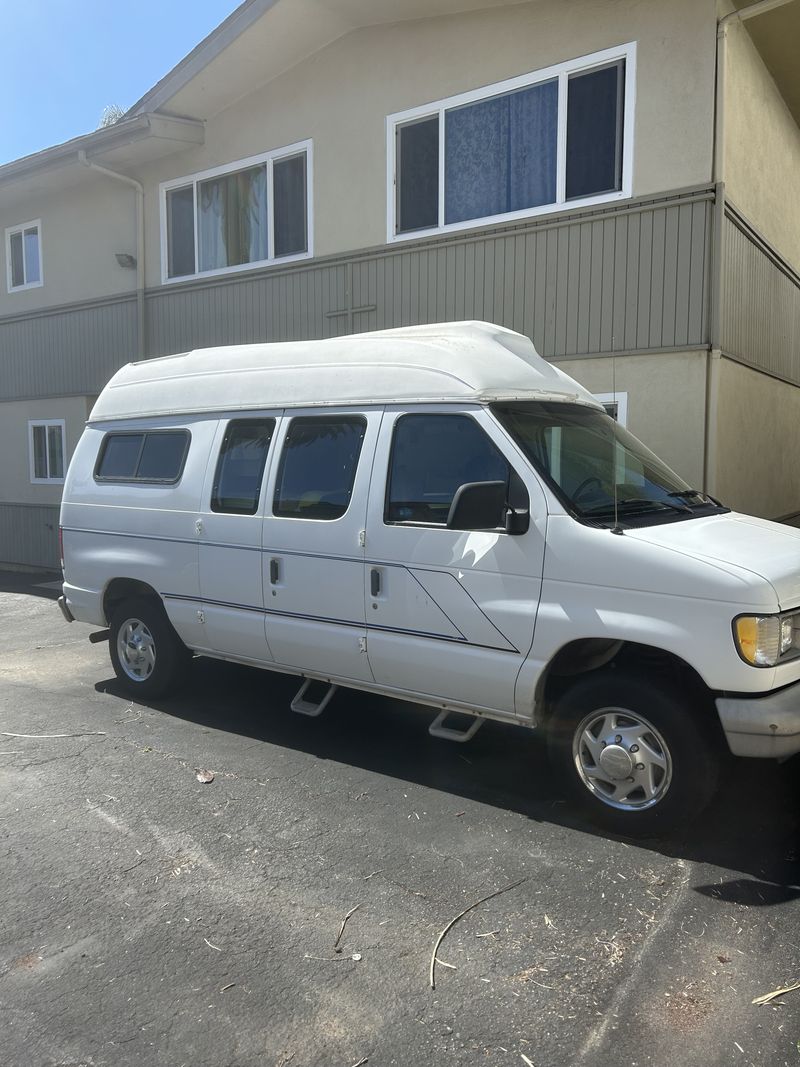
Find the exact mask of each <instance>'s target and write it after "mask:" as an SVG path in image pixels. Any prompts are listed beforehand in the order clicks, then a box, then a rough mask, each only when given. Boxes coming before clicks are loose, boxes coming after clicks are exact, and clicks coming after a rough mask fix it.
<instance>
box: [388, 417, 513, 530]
mask: <svg viewBox="0 0 800 1067" xmlns="http://www.w3.org/2000/svg"><path fill="white" fill-rule="evenodd" d="M389 466H390V469H389V481H388V487H387V492H386V508H385V521H386V522H387V523H393V522H412V523H418V522H422V523H433V524H435V525H437V526H445V525H446V524H447V513H448V512H449V510H450V505H451V504H452V502H453V497H454V496H455V494H456V492H457V490H458V488H459V487H460V486H462V485H464V484H465V483H466V482H494V481H504V482H507V481H508V479H509V474H510V468H509V465H508V462H507V461H506V460H505V459H504V458H503V456H502V455H501V454H500V452H499V451H498V449H497V448H496V447H495V445H494V444H493V443H492V441H490V440H489V438H488V437H487V436H486V434H485V433H484V432H483V430H482V429H481V427H480V426H479V425H478V424H477V422H475V420H474V419H471V418H470V417H469V416H468V415H439V414H431V415H422V414H420V415H403V416H401V417H400V418H399V419H398V420H397V423H396V424H395V429H394V440H393V441H392V456H391V459H390V461H389Z"/></svg>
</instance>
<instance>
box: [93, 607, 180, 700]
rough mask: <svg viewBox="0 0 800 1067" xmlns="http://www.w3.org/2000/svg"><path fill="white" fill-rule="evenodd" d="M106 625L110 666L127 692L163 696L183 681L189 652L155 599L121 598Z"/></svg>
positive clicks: (138, 695) (137, 694)
mask: <svg viewBox="0 0 800 1067" xmlns="http://www.w3.org/2000/svg"><path fill="white" fill-rule="evenodd" d="M135 624H138V626H137V625H135ZM109 628H110V631H111V632H110V634H109V639H108V647H109V652H110V654H111V665H112V666H113V668H114V673H115V674H116V676H117V678H118V679H119V681H120V682H121V684H122V685H123V686H124V687H125V689H126V690H127V692H129V693H131V694H132V695H133V696H136V697H148V698H149V697H160V696H165V695H166V694H167V693H171V692H174V691H175V690H176V689H177V688H178V687H179V686H180V684H181V683H182V682H183V681H184V680H185V678H186V674H187V671H188V668H189V663H190V662H191V658H192V653H191V652H190V651H189V649H187V648H186V646H185V645H184V643H183V642H182V641H181V639H180V638H179V637H178V635H177V633H176V632H175V630H174V629H173V626H172V623H171V622H170V621H169V619H168V618H167V613H166V612H165V611H164V607H163V605H162V604H161V602H160V601H159V600H155V599H151V598H149V597H133V598H131V599H130V600H125V601H123V602H122V603H121V604H120V605H119V606H118V607H117V608H115V609H114V612H113V614H112V616H111V623H110V627H109ZM123 631H125V632H124V633H123ZM128 638H130V639H131V640H130V641H128V640H127V639H128ZM134 644H136V645H137V647H136V649H135V648H134ZM126 648H127V649H129V650H130V652H126V651H125V649H126ZM148 650H149V651H148ZM137 653H138V656H137Z"/></svg>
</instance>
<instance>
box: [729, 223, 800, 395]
mask: <svg viewBox="0 0 800 1067" xmlns="http://www.w3.org/2000/svg"><path fill="white" fill-rule="evenodd" d="M724 225H725V234H724V243H723V260H722V284H723V321H722V341H721V343H722V349H723V351H724V352H725V353H726V354H727V355H730V356H732V357H733V358H735V359H738V360H740V361H741V362H742V363H746V364H748V366H751V367H755V368H756V369H758V370H762V371H765V372H766V373H767V374H771V375H774V376H775V377H778V378H783V379H785V380H786V381H789V382H793V383H794V384H795V385H800V274H798V273H797V272H796V271H795V270H793V268H792V267H791V266H790V265H789V264H788V263H786V262H785V261H783V260H782V259H781V258H780V257H779V256H777V255H776V254H775V253H774V252H773V251H772V250H771V249H770V248H769V246H767V245H766V243H765V242H763V241H762V239H761V238H760V237H759V236H758V234H757V233H756V232H755V231H754V230H752V229H751V228H750V227H749V225H748V223H747V221H746V220H745V219H744V218H743V217H742V216H741V215H739V214H738V212H735V211H732V212H728V213H727V214H726V218H725V224H724Z"/></svg>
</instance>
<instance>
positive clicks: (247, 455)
mask: <svg viewBox="0 0 800 1067" xmlns="http://www.w3.org/2000/svg"><path fill="white" fill-rule="evenodd" d="M274 432H275V420H274V419H235V420H234V421H232V422H229V423H228V428H227V430H226V431H225V436H224V438H223V439H222V447H221V448H220V451H219V459H218V460H217V470H216V474H215V475H214V488H213V489H212V491H211V510H212V511H224V512H229V513H231V514H234V515H255V513H256V512H257V511H258V500H259V497H260V495H261V482H262V479H263V477H264V467H265V465H266V462H267V454H268V453H269V445H270V441H271V440H272V435H273V433H274Z"/></svg>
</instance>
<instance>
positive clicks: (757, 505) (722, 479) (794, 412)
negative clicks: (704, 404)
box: [715, 359, 800, 519]
mask: <svg viewBox="0 0 800 1067" xmlns="http://www.w3.org/2000/svg"><path fill="white" fill-rule="evenodd" d="M717 408H718V414H717V434H716V472H717V473H716V483H715V488H716V493H715V495H717V496H719V498H720V499H721V500H722V501H724V502H725V503H726V504H728V505H729V506H730V507H732V508H736V509H737V510H739V511H745V512H747V513H749V514H753V515H760V516H762V517H763V518H768V519H775V518H780V517H781V516H783V515H790V514H793V513H795V512H798V511H800V467H798V464H797V457H796V442H797V436H798V427H800V388H798V387H797V386H794V385H789V384H788V383H787V382H782V381H778V380H777V379H776V378H770V377H768V376H767V375H766V374H760V373H759V372H758V371H754V370H751V369H750V368H749V367H745V366H742V365H741V364H739V363H734V362H733V361H732V360H727V359H723V360H721V361H720V366H719V387H718V403H717Z"/></svg>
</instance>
